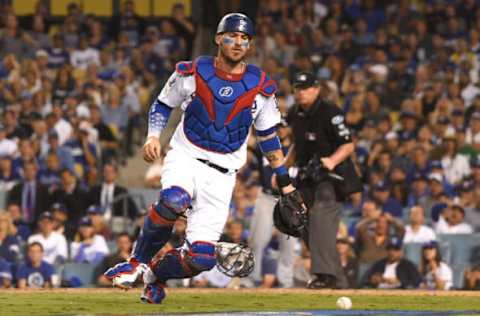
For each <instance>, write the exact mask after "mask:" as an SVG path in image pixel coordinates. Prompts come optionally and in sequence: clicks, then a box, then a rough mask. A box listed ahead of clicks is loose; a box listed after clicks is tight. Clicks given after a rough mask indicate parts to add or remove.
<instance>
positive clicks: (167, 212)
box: [149, 186, 192, 225]
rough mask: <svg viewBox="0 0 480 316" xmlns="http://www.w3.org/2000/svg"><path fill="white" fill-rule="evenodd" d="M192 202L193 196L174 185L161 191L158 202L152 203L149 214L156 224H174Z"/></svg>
mask: <svg viewBox="0 0 480 316" xmlns="http://www.w3.org/2000/svg"><path fill="white" fill-rule="evenodd" d="M191 204H192V198H191V197H190V194H188V192H187V191H185V190H184V189H182V188H181V187H177V186H173V187H170V188H167V189H163V190H161V191H160V196H159V199H158V201H157V202H155V203H154V204H153V205H152V208H151V209H150V212H149V216H150V218H151V220H152V222H153V223H155V224H172V225H173V223H174V222H175V220H176V219H177V218H178V217H179V216H180V215H182V214H183V213H184V212H185V211H186V210H187V209H188V208H189V207H190V206H191Z"/></svg>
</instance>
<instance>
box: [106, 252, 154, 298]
mask: <svg viewBox="0 0 480 316" xmlns="http://www.w3.org/2000/svg"><path fill="white" fill-rule="evenodd" d="M146 268H147V265H146V264H144V263H140V262H138V261H137V260H136V259H134V258H130V259H129V260H128V261H126V262H122V263H119V264H117V265H115V266H114V267H112V268H110V269H108V270H107V271H106V272H105V273H104V274H103V275H104V276H105V277H106V278H107V279H109V280H111V281H112V285H113V286H114V287H118V288H120V289H123V290H128V289H131V288H132V287H133V285H134V284H135V281H136V280H137V279H138V278H139V277H140V276H141V275H142V274H143V272H145V269H146Z"/></svg>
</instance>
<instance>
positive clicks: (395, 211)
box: [373, 182, 403, 218]
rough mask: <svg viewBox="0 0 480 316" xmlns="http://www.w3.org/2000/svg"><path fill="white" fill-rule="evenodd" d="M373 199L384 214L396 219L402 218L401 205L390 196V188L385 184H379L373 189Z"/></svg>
mask: <svg viewBox="0 0 480 316" xmlns="http://www.w3.org/2000/svg"><path fill="white" fill-rule="evenodd" d="M373 198H374V199H375V201H376V202H377V203H378V204H379V205H380V207H381V208H382V210H383V211H384V212H386V213H390V214H391V215H392V216H395V217H397V218H401V217H402V213H403V207H402V204H401V203H400V202H399V201H398V200H397V199H396V198H394V197H392V196H391V193H390V186H388V185H387V184H386V183H384V182H380V183H378V184H377V185H376V186H375V187H374V189H373Z"/></svg>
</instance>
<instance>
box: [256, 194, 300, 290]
mask: <svg viewBox="0 0 480 316" xmlns="http://www.w3.org/2000/svg"><path fill="white" fill-rule="evenodd" d="M276 203H277V198H276V197H274V196H273V195H271V194H267V193H265V192H263V191H260V192H259V194H258V197H257V200H256V202H255V211H254V213H253V216H252V222H251V226H250V237H249V245H250V247H252V250H253V253H254V255H255V268H254V269H253V272H252V278H253V280H254V281H255V282H261V281H262V260H263V251H264V249H265V247H266V246H267V245H268V243H269V242H270V240H271V238H272V232H273V209H274V207H275V204H276ZM296 241H297V239H296V238H293V237H288V236H287V235H285V234H283V233H280V232H279V259H278V267H277V279H278V282H279V283H280V286H281V287H293V263H294V258H295V243H296Z"/></svg>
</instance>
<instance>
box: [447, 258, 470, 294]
mask: <svg viewBox="0 0 480 316" xmlns="http://www.w3.org/2000/svg"><path fill="white" fill-rule="evenodd" d="M467 267H468V266H467V265H461V264H460V265H454V266H451V268H452V272H453V288H455V289H463V286H464V281H465V280H464V278H463V275H464V272H465V269H466V268H467Z"/></svg>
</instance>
